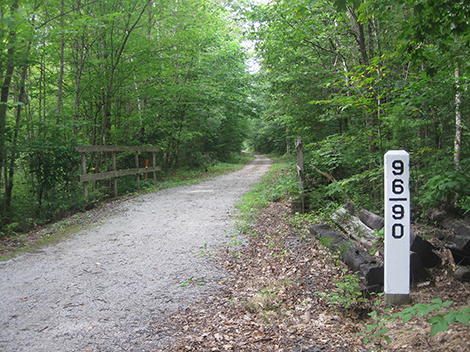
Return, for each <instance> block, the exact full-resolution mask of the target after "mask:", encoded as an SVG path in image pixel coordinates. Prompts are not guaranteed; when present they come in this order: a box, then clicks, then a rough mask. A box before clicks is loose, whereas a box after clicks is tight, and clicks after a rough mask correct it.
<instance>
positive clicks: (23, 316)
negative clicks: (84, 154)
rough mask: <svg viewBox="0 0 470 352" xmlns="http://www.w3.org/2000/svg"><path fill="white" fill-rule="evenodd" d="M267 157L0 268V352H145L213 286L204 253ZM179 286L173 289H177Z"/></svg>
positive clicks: (128, 207) (150, 199) (215, 278)
mask: <svg viewBox="0 0 470 352" xmlns="http://www.w3.org/2000/svg"><path fill="white" fill-rule="evenodd" d="M269 166H270V161H269V159H267V158H265V157H261V156H257V157H256V160H255V161H254V162H252V163H250V164H249V165H247V166H246V167H245V168H243V169H242V170H240V171H236V172H233V173H231V174H229V175H225V176H220V177H217V178H214V179H212V180H210V181H206V182H203V183H199V184H197V185H192V186H184V187H177V188H172V189H167V190H164V191H160V192H156V193H152V194H148V195H144V196H141V197H138V198H134V199H132V200H128V201H126V202H124V203H122V204H120V205H119V209H118V212H117V213H116V214H113V215H111V216H109V217H108V218H105V219H104V220H100V221H99V222H97V223H96V224H94V225H93V226H92V227H88V228H87V229H86V230H82V231H81V232H80V233H78V234H76V235H74V236H71V237H69V238H68V239H66V240H63V241H62V242H60V243H58V244H56V245H51V246H48V247H44V248H41V249H40V250H38V251H35V252H33V253H28V254H25V255H21V256H19V257H17V258H15V259H12V260H9V261H6V262H1V263H0V351H4V352H13V351H15V352H21V351H24V352H42V351H44V352H46V351H47V352H53V351H60V352H69V351H70V352H71V351H99V352H104V351H152V349H154V348H156V347H159V346H161V345H162V344H164V343H165V342H167V341H168V340H169V339H171V335H172V333H171V331H167V330H165V329H164V328H163V329H162V328H158V329H156V328H155V327H156V326H158V324H159V322H160V321H162V320H163V318H165V317H168V316H169V315H170V314H171V313H173V312H175V311H176V310H177V309H180V308H184V307H187V306H189V305H191V304H195V302H197V300H200V299H203V298H204V297H205V296H207V295H210V294H211V293H214V291H215V290H218V289H219V288H220V284H221V281H222V280H223V278H224V275H225V273H224V272H223V270H221V269H218V268H217V267H215V265H214V263H213V262H212V260H211V256H210V255H208V254H210V253H214V252H215V251H216V250H217V249H218V248H221V247H222V246H224V245H227V244H228V243H229V241H230V240H231V236H233V235H234V234H233V233H232V232H231V230H232V229H233V228H234V219H233V218H232V217H231V214H232V213H233V211H234V203H235V202H236V201H237V200H239V199H240V198H241V197H242V195H243V194H244V193H246V192H247V191H249V189H250V188H251V187H252V186H253V185H254V184H255V183H257V182H259V181H260V177H261V176H262V175H263V174H264V173H266V172H267V170H268V169H269ZM182 283H183V285H182Z"/></svg>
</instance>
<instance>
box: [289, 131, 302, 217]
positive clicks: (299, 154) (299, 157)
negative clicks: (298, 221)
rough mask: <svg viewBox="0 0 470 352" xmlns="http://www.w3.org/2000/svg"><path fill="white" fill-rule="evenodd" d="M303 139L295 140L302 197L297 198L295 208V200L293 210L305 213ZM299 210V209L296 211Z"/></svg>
mask: <svg viewBox="0 0 470 352" xmlns="http://www.w3.org/2000/svg"><path fill="white" fill-rule="evenodd" d="M302 144H303V141H302V138H299V139H297V141H296V142H295V149H297V165H296V167H297V182H298V183H299V193H300V197H299V199H298V200H295V202H296V203H297V204H296V205H295V209H294V200H293V201H292V203H293V211H294V212H299V213H300V214H304V213H305V200H304V152H303V145H302ZM298 203H300V204H298ZM295 210H298V211H295Z"/></svg>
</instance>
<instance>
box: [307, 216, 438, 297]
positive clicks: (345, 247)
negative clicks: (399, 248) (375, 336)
mask: <svg viewBox="0 0 470 352" xmlns="http://www.w3.org/2000/svg"><path fill="white" fill-rule="evenodd" d="M309 231H310V233H311V234H312V235H313V236H315V237H317V238H318V239H319V240H320V241H322V242H323V243H324V244H326V245H327V246H328V247H329V249H330V250H332V251H336V252H339V253H340V254H341V259H342V261H343V262H344V263H345V264H346V265H347V266H348V268H349V269H351V270H352V271H353V272H359V274H360V276H361V277H363V278H364V283H365V285H366V286H367V288H366V290H367V291H369V292H372V291H373V292H377V290H378V286H383V284H384V267H383V263H382V262H380V261H379V260H378V259H377V258H376V257H375V256H373V255H371V254H369V252H367V251H365V250H364V249H363V248H362V247H360V246H359V245H358V244H357V243H355V242H353V241H351V240H350V239H349V238H347V237H346V236H344V235H342V234H341V233H340V232H338V231H336V230H334V229H333V228H331V227H330V226H329V225H327V224H315V225H312V226H310V227H309ZM418 237H419V236H418ZM429 277H430V275H429V272H428V271H427V270H426V268H425V267H424V265H423V261H422V260H421V257H420V256H419V255H418V254H417V253H415V252H410V281H411V282H412V283H418V282H421V281H425V280H428V279H429Z"/></svg>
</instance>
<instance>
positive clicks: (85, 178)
mask: <svg viewBox="0 0 470 352" xmlns="http://www.w3.org/2000/svg"><path fill="white" fill-rule="evenodd" d="M159 151H161V148H160V147H130V146H110V145H99V146H88V145H86V146H79V147H77V152H79V153H81V159H82V163H81V164H82V166H81V171H82V174H81V175H80V182H82V184H83V196H84V197H85V199H87V198H88V182H89V181H97V180H104V179H108V178H112V179H113V182H114V196H115V197H117V179H118V178H119V177H121V176H128V175H137V176H136V181H137V189H138V190H140V175H141V174H144V173H147V172H153V184H154V186H156V185H157V175H156V172H157V171H160V170H161V167H159V166H156V165H155V164H156V155H155V153H157V152H159ZM90 152H92V153H100V152H111V155H112V163H113V171H107V172H100V173H96V174H87V171H86V153H90ZM118 152H135V166H136V168H135V169H126V170H117V169H116V153H118ZM139 152H151V153H152V167H148V165H146V167H139Z"/></svg>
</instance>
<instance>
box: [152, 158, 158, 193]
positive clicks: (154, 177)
mask: <svg viewBox="0 0 470 352" xmlns="http://www.w3.org/2000/svg"><path fill="white" fill-rule="evenodd" d="M152 159H153V165H152V166H153V169H154V170H155V164H156V163H157V157H156V155H155V152H152ZM153 186H154V187H157V172H156V171H154V172H153Z"/></svg>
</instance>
